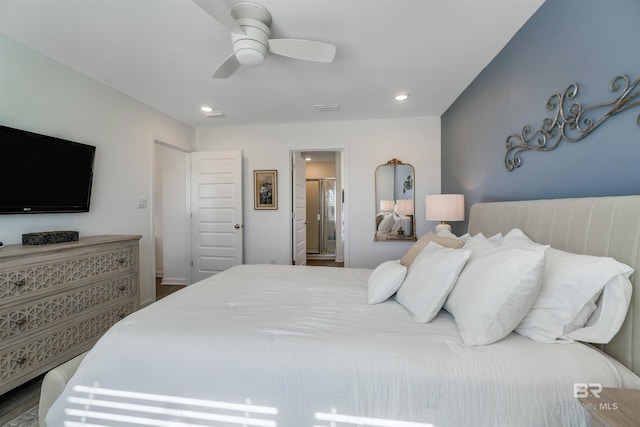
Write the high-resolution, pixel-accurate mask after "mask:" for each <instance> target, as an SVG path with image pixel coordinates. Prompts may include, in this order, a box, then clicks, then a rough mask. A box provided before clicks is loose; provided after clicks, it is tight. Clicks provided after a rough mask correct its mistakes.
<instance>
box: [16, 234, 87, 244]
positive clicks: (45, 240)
mask: <svg viewBox="0 0 640 427" xmlns="http://www.w3.org/2000/svg"><path fill="white" fill-rule="evenodd" d="M78 238H79V233H78V232H77V231H43V232H40V233H28V234H23V235H22V244H23V245H51V244H54V243H66V242H77V241H78Z"/></svg>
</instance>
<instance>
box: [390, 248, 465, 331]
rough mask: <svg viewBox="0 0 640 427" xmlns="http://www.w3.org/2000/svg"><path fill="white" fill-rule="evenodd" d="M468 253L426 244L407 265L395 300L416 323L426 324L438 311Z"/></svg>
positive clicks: (462, 250)
mask: <svg viewBox="0 0 640 427" xmlns="http://www.w3.org/2000/svg"><path fill="white" fill-rule="evenodd" d="M470 256H471V251H469V250H464V249H452V248H445V247H442V246H440V245H438V244H436V243H434V242H430V243H429V244H428V245H427V246H426V247H425V248H424V249H423V250H422V252H420V254H418V256H417V257H416V259H415V260H414V261H413V262H412V263H411V266H410V267H409V270H408V271H407V276H406V277H405V279H404V282H403V283H402V286H400V289H398V292H397V293H396V296H395V299H396V300H397V301H398V302H399V303H400V304H402V305H403V306H404V307H405V308H406V309H407V310H409V312H410V313H411V314H412V315H413V319H414V320H415V321H417V322H424V323H426V322H430V321H431V320H433V318H434V317H436V315H437V314H438V313H439V312H440V310H441V309H442V305H443V304H444V302H445V300H446V299H447V296H449V292H451V289H453V286H454V285H455V283H456V280H457V279H458V275H459V274H460V271H461V270H462V268H463V267H464V265H465V264H466V262H467V260H468V259H469V257H470Z"/></svg>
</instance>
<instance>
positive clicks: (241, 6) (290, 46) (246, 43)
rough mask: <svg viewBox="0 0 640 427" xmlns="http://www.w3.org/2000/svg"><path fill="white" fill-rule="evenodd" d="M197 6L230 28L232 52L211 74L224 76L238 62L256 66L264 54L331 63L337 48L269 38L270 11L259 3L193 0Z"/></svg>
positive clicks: (230, 72)
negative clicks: (230, 4)
mask: <svg viewBox="0 0 640 427" xmlns="http://www.w3.org/2000/svg"><path fill="white" fill-rule="evenodd" d="M193 1H194V2H195V3H196V4H197V5H198V6H200V8H202V9H203V10H204V11H205V12H207V13H208V14H209V15H211V16H212V17H213V18H214V19H215V20H217V21H218V22H220V23H221V24H222V25H224V26H225V27H226V28H227V29H228V30H229V31H231V41H232V43H233V54H232V55H231V56H229V57H228V58H227V59H226V60H225V61H224V62H223V63H222V64H220V65H219V66H218V69H217V70H216V71H215V73H214V74H213V77H214V78H216V79H226V78H227V77H229V76H230V75H231V74H233V73H234V72H235V71H236V70H237V69H238V68H240V66H241V65H248V66H253V67H255V66H258V65H261V64H263V63H264V61H265V59H266V56H267V53H268V52H269V53H274V54H276V55H282V56H286V57H289V58H294V59H301V60H303V61H314V62H325V63H329V62H333V58H334V57H335V55H336V47H335V46H334V45H332V44H329V43H322V42H316V41H311V40H299V39H270V38H269V36H270V35H271V30H270V29H269V26H270V25H271V14H270V13H269V11H268V10H267V9H266V8H265V7H264V6H262V5H259V4H258V3H254V2H251V1H241V2H238V3H236V4H235V5H233V7H231V8H228V7H227V6H226V5H225V4H224V3H222V1H221V0H193Z"/></svg>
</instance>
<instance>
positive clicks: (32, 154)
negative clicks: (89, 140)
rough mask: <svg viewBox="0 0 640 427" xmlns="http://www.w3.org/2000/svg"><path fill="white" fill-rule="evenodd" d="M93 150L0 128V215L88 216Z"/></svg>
mask: <svg viewBox="0 0 640 427" xmlns="http://www.w3.org/2000/svg"><path fill="white" fill-rule="evenodd" d="M95 151H96V147H94V146H92V145H87V144H80V143H78V142H73V141H67V140H64V139H60V138H55V137H52V136H46V135H40V134H36V133H32V132H27V131H24V130H20V129H13V128H10V127H6V126H1V125H0V172H1V175H0V176H1V177H2V178H1V179H0V214H23V213H28V214H34V213H65V212H88V211H89V203H90V201H91V183H92V181H93V159H94V157H95Z"/></svg>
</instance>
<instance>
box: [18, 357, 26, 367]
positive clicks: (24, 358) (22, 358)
mask: <svg viewBox="0 0 640 427" xmlns="http://www.w3.org/2000/svg"><path fill="white" fill-rule="evenodd" d="M16 363H17V364H18V365H24V364H25V363H27V358H26V357H21V358H20V359H16Z"/></svg>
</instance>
